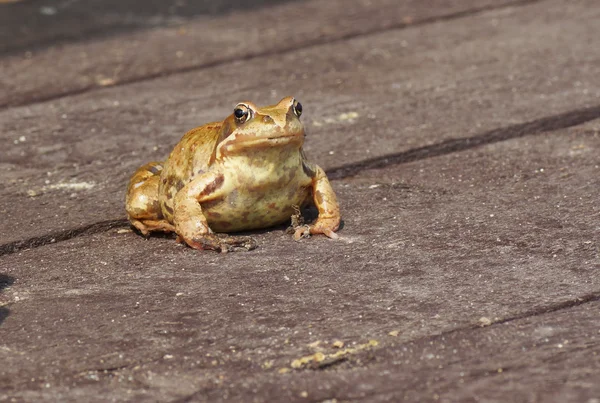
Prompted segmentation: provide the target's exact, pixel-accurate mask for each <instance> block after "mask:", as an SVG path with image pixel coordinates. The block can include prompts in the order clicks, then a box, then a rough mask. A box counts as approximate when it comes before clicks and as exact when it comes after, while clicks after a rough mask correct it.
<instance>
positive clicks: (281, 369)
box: [277, 368, 290, 374]
mask: <svg viewBox="0 0 600 403" xmlns="http://www.w3.org/2000/svg"><path fill="white" fill-rule="evenodd" d="M277 372H279V373H280V374H287V373H288V372H290V369H289V368H279V369H278V370H277Z"/></svg>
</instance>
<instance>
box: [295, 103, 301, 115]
mask: <svg viewBox="0 0 600 403" xmlns="http://www.w3.org/2000/svg"><path fill="white" fill-rule="evenodd" d="M294 113H295V114H296V116H298V117H300V115H302V104H301V103H300V102H298V101H296V100H294Z"/></svg>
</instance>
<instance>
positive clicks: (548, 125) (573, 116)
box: [326, 105, 600, 180]
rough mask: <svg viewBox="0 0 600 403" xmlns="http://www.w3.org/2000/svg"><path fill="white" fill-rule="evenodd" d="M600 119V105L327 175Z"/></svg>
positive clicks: (348, 166) (330, 172)
mask: <svg viewBox="0 0 600 403" xmlns="http://www.w3.org/2000/svg"><path fill="white" fill-rule="evenodd" d="M598 118H600V105H599V106H593V107H589V108H582V109H576V110H574V111H569V112H565V113H561V114H559V115H554V116H550V117H545V118H540V119H537V120H533V121H531V122H526V123H519V124H516V125H512V126H508V127H501V128H498V129H493V130H490V131H488V132H485V133H482V134H479V135H476V136H473V137H462V138H458V139H450V140H445V141H442V142H441V143H437V144H432V145H429V146H424V147H419V148H414V149H412V150H407V151H403V152H399V153H393V154H387V155H383V156H381V157H375V158H371V159H368V160H363V161H359V162H355V163H350V164H345V165H341V166H339V167H334V168H330V169H328V170H327V171H326V173H327V177H328V178H329V179H331V180H334V179H345V178H350V177H352V176H355V175H357V174H359V173H360V172H362V171H364V170H369V169H380V168H385V167H389V166H392V165H399V164H406V163H408V162H413V161H418V160H423V159H427V158H432V157H438V156H441V155H446V154H451V153H455V152H459V151H465V150H469V149H472V148H477V147H482V146H485V145H488V144H493V143H497V142H500V141H505V140H511V139H516V138H520V137H525V136H533V135H539V134H542V133H546V132H550V131H554V130H559V129H566V128H569V127H573V126H577V125H580V124H582V123H585V122H589V121H591V120H595V119H598Z"/></svg>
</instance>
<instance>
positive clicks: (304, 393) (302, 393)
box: [300, 390, 308, 398]
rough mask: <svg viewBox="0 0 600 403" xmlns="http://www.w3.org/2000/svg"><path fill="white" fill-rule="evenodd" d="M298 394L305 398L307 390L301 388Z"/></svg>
mask: <svg viewBox="0 0 600 403" xmlns="http://www.w3.org/2000/svg"><path fill="white" fill-rule="evenodd" d="M300 396H301V397H304V398H306V397H308V392H307V391H305V390H303V391H302V392H300Z"/></svg>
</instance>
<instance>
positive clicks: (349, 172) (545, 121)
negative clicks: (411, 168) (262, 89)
mask: <svg viewBox="0 0 600 403" xmlns="http://www.w3.org/2000/svg"><path fill="white" fill-rule="evenodd" d="M599 118H600V105H598V106H594V107H589V108H582V109H576V110H574V111H570V112H565V113H561V114H559V115H554V116H550V117H546V118H541V119H537V120H533V121H531V122H526V123H521V124H517V125H512V126H508V127H504V128H499V129H494V130H490V131H488V132H485V133H483V134H480V135H476V136H474V137H466V138H459V139H452V140H446V141H443V142H441V143H438V144H433V145H430V146H425V147H419V148H415V149H413V150H408V151H404V152H400V153H395V154H388V155H385V156H382V157H377V158H372V159H370V160H366V161H361V162H356V163H353V164H347V165H342V166H340V167H337V168H332V169H328V170H327V176H328V177H329V179H331V180H339V179H345V178H349V177H352V176H355V175H357V174H358V173H359V172H362V171H365V170H370V169H379V168H385V167H388V166H392V165H399V164H404V163H408V162H412V161H418V160H422V159H427V158H432V157H437V156H441V155H445V154H451V153H453V152H458V151H464V150H468V149H471V148H476V147H481V146H484V145H486V144H492V143H496V142H500V141H504V140H510V139H514V138H519V137H525V136H531V135H536V134H542V133H545V132H548V131H554V130H558V129H566V128H569V127H573V126H578V125H580V124H583V123H585V122H589V121H591V120H595V119H599ZM128 225H129V222H128V221H127V220H126V219H119V220H109V221H101V222H98V223H93V224H90V225H86V226H84V227H79V228H73V229H68V230H65V231H60V232H54V233H50V234H48V235H43V236H40V237H33V238H29V239H26V240H23V241H15V242H10V243H7V244H4V245H0V256H4V255H8V254H11V253H15V252H18V251H20V250H23V249H30V248H36V247H38V246H43V245H47V244H50V243H54V242H60V241H66V240H68V239H71V238H75V237H77V236H80V235H87V234H95V233H99V232H104V231H107V230H109V229H111V228H115V227H126V226H128Z"/></svg>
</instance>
